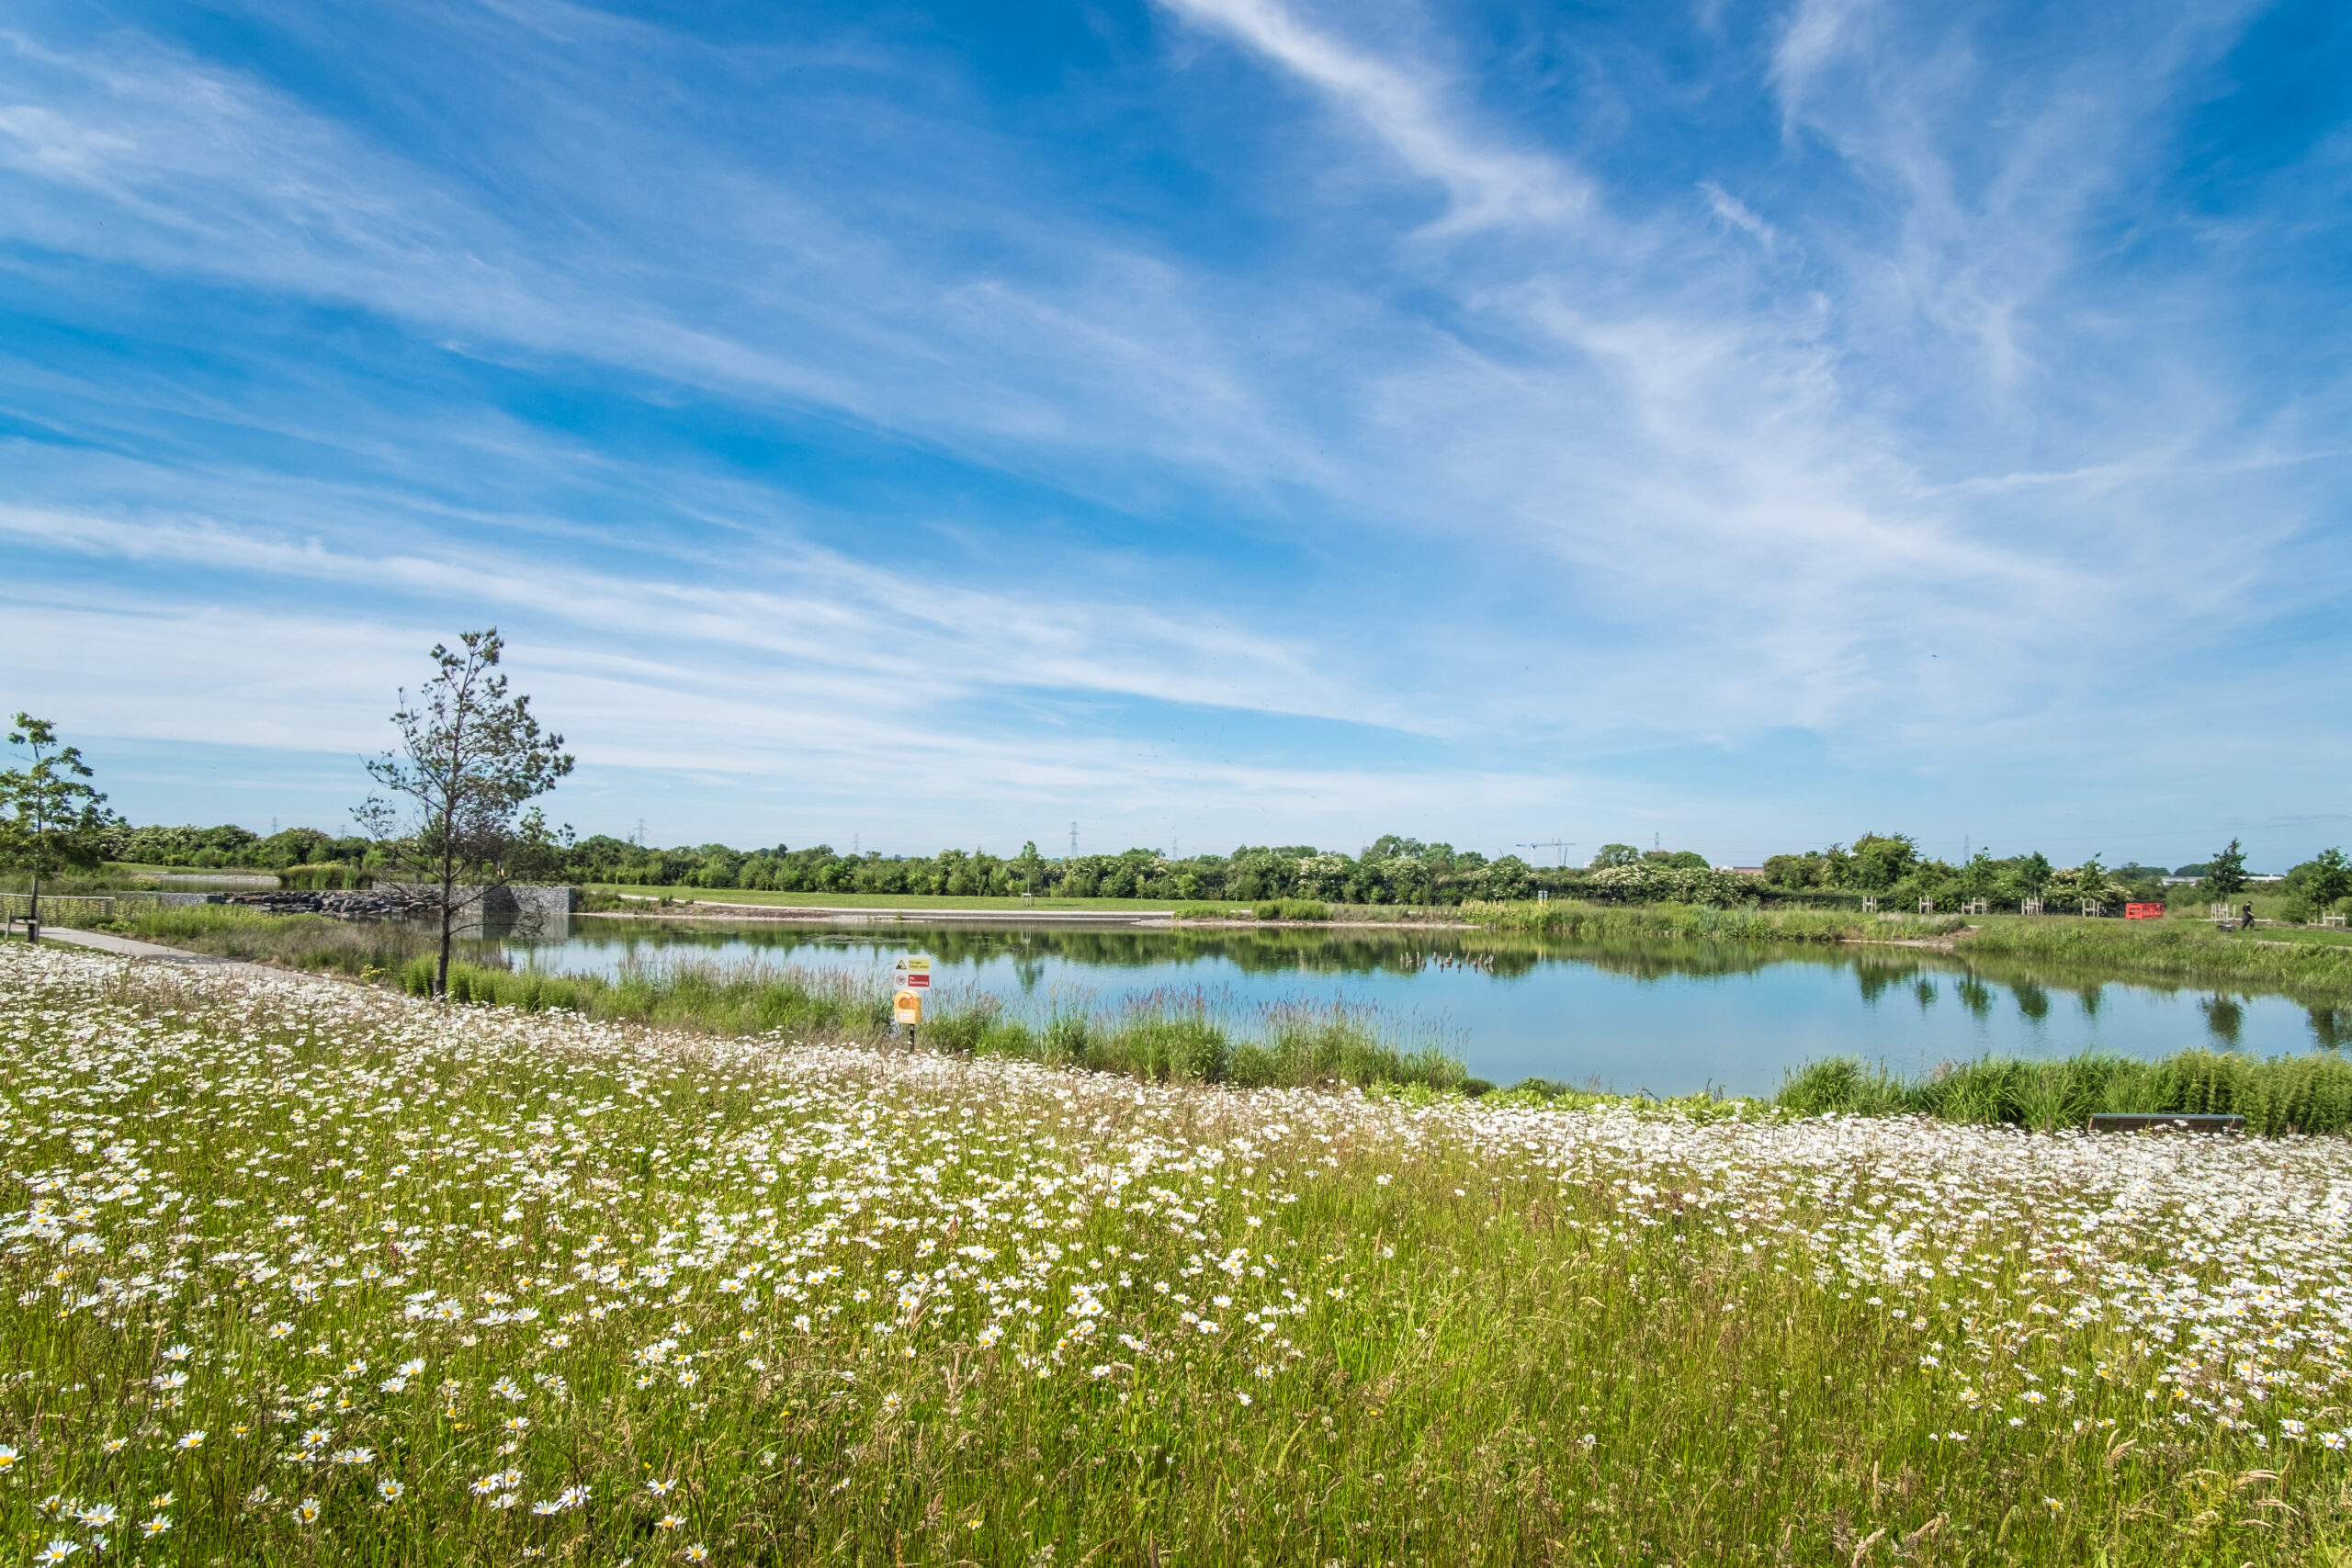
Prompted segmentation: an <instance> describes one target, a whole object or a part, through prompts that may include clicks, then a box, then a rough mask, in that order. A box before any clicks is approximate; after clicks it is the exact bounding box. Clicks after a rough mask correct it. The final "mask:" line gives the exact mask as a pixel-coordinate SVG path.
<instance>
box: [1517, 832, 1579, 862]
mask: <svg viewBox="0 0 2352 1568" xmlns="http://www.w3.org/2000/svg"><path fill="white" fill-rule="evenodd" d="M1576 842H1577V841H1576V840H1574V839H1545V840H1543V841H1541V842H1540V843H1533V844H1513V845H1512V846H1511V848H1512V849H1515V850H1550V851H1551V852H1552V853H1553V854H1554V855H1555V857H1556V858H1557V860H1558V862H1559V864H1560V866H1561V867H1562V868H1563V869H1565V868H1566V865H1567V863H1568V852H1569V851H1570V850H1572V849H1574V848H1575V847H1576Z"/></svg>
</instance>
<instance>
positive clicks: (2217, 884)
mask: <svg viewBox="0 0 2352 1568" xmlns="http://www.w3.org/2000/svg"><path fill="white" fill-rule="evenodd" d="M2205 891H2206V892H2208V893H2211V894H2212V895H2213V896H2214V897H2217V898H2234V897H2237V896H2238V895H2239V894H2241V893H2243V892H2245V851H2244V850H2241V849H2239V848H2238V841H2237V840H2235V839H2232V840H2230V847H2229V848H2228V849H2226V850H2222V851H2221V852H2219V853H2217V854H2215V855H2214V857H2213V867H2212V869H2211V871H2208V872H2207V873H2206V874H2205Z"/></svg>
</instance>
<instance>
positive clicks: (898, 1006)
mask: <svg viewBox="0 0 2352 1568" xmlns="http://www.w3.org/2000/svg"><path fill="white" fill-rule="evenodd" d="M890 1021H891V1022H893V1023H921V1022H922V993H921V992H918V991H900V992H899V994H898V995H897V996H895V997H892V998H890Z"/></svg>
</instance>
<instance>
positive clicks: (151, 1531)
mask: <svg viewBox="0 0 2352 1568" xmlns="http://www.w3.org/2000/svg"><path fill="white" fill-rule="evenodd" d="M171 1528H172V1517H171V1516H170V1515H169V1514H157V1515H155V1516H153V1517H151V1518H150V1519H148V1521H147V1522H146V1523H145V1524H143V1525H141V1526H140V1527H139V1535H140V1538H141V1540H154V1539H155V1538H156V1537H157V1536H159V1535H161V1534H163V1533H164V1531H165V1530H167V1529H171Z"/></svg>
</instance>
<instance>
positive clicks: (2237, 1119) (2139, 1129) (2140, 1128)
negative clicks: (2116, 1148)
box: [2091, 1111, 2245, 1133]
mask: <svg viewBox="0 0 2352 1568" xmlns="http://www.w3.org/2000/svg"><path fill="white" fill-rule="evenodd" d="M2091 1131H2092V1132H2094V1133H2243V1132H2245V1117H2243V1116H2207V1115H2197V1116H2192V1115H2189V1114H2188V1113H2187V1112H2186V1111H2097V1112H2094V1113H2093V1115H2092V1116H2091Z"/></svg>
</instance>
